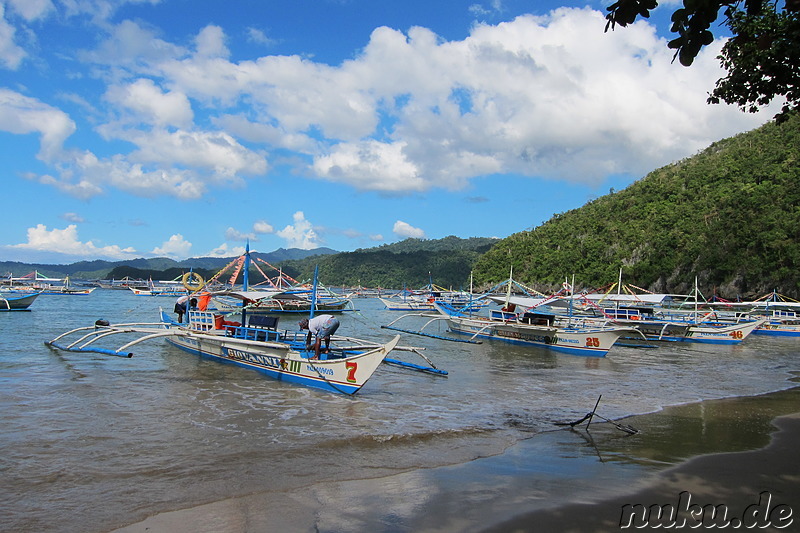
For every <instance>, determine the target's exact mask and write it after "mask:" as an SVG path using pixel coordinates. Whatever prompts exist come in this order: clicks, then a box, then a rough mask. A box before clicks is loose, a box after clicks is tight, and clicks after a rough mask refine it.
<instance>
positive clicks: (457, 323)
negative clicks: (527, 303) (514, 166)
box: [435, 303, 636, 357]
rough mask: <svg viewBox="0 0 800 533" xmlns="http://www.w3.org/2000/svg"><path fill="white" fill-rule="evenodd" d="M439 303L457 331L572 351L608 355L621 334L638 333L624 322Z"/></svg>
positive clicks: (594, 355) (578, 353)
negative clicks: (566, 319)
mask: <svg viewBox="0 0 800 533" xmlns="http://www.w3.org/2000/svg"><path fill="white" fill-rule="evenodd" d="M435 305H436V308H437V309H438V310H439V312H440V313H441V314H442V315H444V316H445V317H446V320H447V323H448V325H449V327H450V331H452V332H454V333H461V334H464V335H471V336H472V338H475V337H484V338H488V339H498V340H502V341H505V342H512V343H517V344H526V345H531V346H541V347H543V348H548V349H550V350H554V351H557V352H562V353H568V354H571V355H588V356H593V357H604V356H605V355H606V354H607V353H608V351H609V350H610V349H611V348H612V347H613V346H614V344H615V343H616V342H617V340H619V339H620V338H621V337H624V336H628V335H636V330H634V329H633V328H630V327H624V326H613V327H605V326H581V325H577V324H563V325H560V324H558V323H557V322H556V317H555V315H546V314H540V313H522V314H516V313H513V312H507V311H503V310H493V311H491V312H490V314H489V316H488V317H485V316H475V315H472V316H470V315H467V314H464V313H461V312H459V311H457V310H455V309H452V308H445V307H444V306H443V305H442V304H438V303H437V304H435Z"/></svg>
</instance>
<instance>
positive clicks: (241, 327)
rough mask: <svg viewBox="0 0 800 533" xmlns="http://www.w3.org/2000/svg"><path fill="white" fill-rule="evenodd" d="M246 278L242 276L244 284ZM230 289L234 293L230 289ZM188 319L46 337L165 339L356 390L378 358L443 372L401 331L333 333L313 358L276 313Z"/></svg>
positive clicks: (57, 341) (266, 370)
mask: <svg viewBox="0 0 800 533" xmlns="http://www.w3.org/2000/svg"><path fill="white" fill-rule="evenodd" d="M246 287H247V281H246V277H245V288H246ZM228 294H234V293H232V292H228ZM186 320H187V321H186V322H185V323H179V322H176V321H175V320H173V319H172V318H171V317H170V316H169V314H167V313H166V312H164V310H163V309H162V310H161V316H160V321H159V322H157V323H131V324H110V323H108V322H107V321H105V320H98V321H97V322H95V324H94V325H93V326H88V327H82V328H77V329H73V330H71V331H68V332H66V333H63V334H61V335H59V336H58V337H56V338H54V339H53V340H51V341H47V342H45V344H46V345H48V346H51V347H53V348H56V349H59V350H65V351H71V352H95V353H101V354H105V355H114V356H119V357H131V356H132V355H133V353H132V352H131V351H130V348H131V347H132V346H134V345H136V344H138V343H140V342H144V341H147V340H151V339H166V340H167V341H168V342H169V343H170V344H172V345H174V346H176V347H178V348H180V349H181V350H184V351H186V352H188V353H191V354H194V355H199V356H201V357H205V358H209V359H212V360H215V361H219V362H225V363H231V364H235V365H238V366H241V367H245V368H249V369H252V370H257V371H259V372H261V373H263V374H266V375H267V376H269V377H271V378H274V379H276V380H279V381H286V382H289V383H297V384H301V385H306V386H309V387H315V388H319V389H324V390H328V391H333V392H340V393H343V394H355V393H356V392H358V391H359V390H360V389H361V387H363V386H364V384H365V383H366V382H367V380H369V378H370V377H372V375H373V373H374V372H375V370H376V369H377V368H378V367H379V366H380V364H381V363H384V362H385V363H389V364H393V365H396V366H399V367H404V368H407V369H411V370H418V371H423V372H428V373H432V374H438V375H447V372H446V371H444V370H440V369H437V368H436V367H435V365H433V363H432V362H431V361H430V360H429V359H428V358H427V357H425V356H424V355H423V354H422V353H420V350H421V348H412V347H401V346H398V342H399V340H400V336H399V335H396V336H395V337H394V338H393V339H391V340H389V341H388V342H383V343H376V342H369V341H365V340H361V339H356V338H352V337H337V336H334V337H332V339H331V340H332V345H331V346H330V349H329V350H328V351H327V353H322V354H320V357H319V358H318V359H316V358H315V357H314V356H315V352H314V349H313V348H312V349H310V350H309V349H307V347H306V346H305V340H306V335H307V334H308V332H307V331H303V330H299V331H293V332H292V331H283V332H279V331H278V329H277V325H278V317H269V316H263V315H257V314H248V313H247V311H246V310H244V311H243V312H242V315H241V322H234V321H226V320H224V317H223V316H222V315H221V314H217V313H214V312H213V311H203V310H192V309H190V310H188V312H187V313H186ZM126 334H127V335H131V336H134V338H133V340H131V341H129V342H127V343H126V344H123V345H122V346H120V347H118V348H114V349H108V348H102V347H99V346H98V344H96V343H97V341H100V340H103V339H107V338H109V337H111V336H115V335H116V336H123V337H125V335H126ZM393 350H397V351H410V352H414V353H416V354H417V355H419V356H420V357H422V358H423V359H424V360H425V361H426V362H427V363H428V364H429V365H430V366H422V365H416V364H413V363H409V362H406V361H401V360H397V359H389V358H387V355H388V354H389V353H390V352H392V351H393Z"/></svg>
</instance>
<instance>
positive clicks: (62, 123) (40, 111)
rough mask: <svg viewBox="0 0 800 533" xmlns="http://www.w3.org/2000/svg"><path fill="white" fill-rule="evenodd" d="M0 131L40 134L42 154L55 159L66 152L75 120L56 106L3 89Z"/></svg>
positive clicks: (48, 158) (0, 93) (0, 95)
mask: <svg viewBox="0 0 800 533" xmlns="http://www.w3.org/2000/svg"><path fill="white" fill-rule="evenodd" d="M0 130H2V131H8V132H10V133H15V134H20V135H24V134H27V133H39V134H40V136H41V141H40V143H41V149H40V150H39V157H40V158H42V159H43V160H45V161H48V162H54V161H56V160H57V159H58V158H59V157H60V156H61V155H62V146H63V144H64V141H65V140H66V138H67V137H69V136H70V135H72V133H73V132H74V131H75V123H74V122H73V121H72V120H71V119H70V118H69V115H67V114H66V113H64V112H63V111H61V110H59V109H56V108H55V107H51V106H49V105H47V104H45V103H43V102H40V101H39V100H37V99H35V98H30V97H28V96H25V95H22V94H20V93H18V92H15V91H11V90H8V89H3V88H0Z"/></svg>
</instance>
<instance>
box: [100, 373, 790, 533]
mask: <svg viewBox="0 0 800 533" xmlns="http://www.w3.org/2000/svg"><path fill="white" fill-rule="evenodd" d="M799 400H800V388H796V389H790V390H787V391H780V392H777V393H772V394H767V395H763V396H756V397H751V398H729V399H723V400H713V401H707V402H699V403H696V404H690V405H685V406H678V407H670V408H667V409H665V410H663V411H659V412H658V413H652V414H648V415H640V416H634V417H630V418H628V419H625V420H624V421H622V423H624V424H627V425H630V426H632V427H634V428H636V429H638V430H640V433H639V434H636V435H628V434H627V433H624V432H621V431H619V430H618V429H616V428H615V427H614V426H613V425H612V424H609V423H597V422H595V423H593V424H592V426H591V428H590V429H589V430H588V431H587V430H586V428H585V425H581V426H579V427H577V428H576V429H572V430H569V429H567V430H561V431H553V432H548V433H545V434H540V435H536V436H535V437H534V438H532V439H528V440H525V441H522V442H520V443H518V444H516V445H514V446H512V447H511V448H509V449H508V450H506V452H505V453H503V454H501V455H498V456H493V457H485V458H479V459H476V460H474V461H470V462H468V463H464V464H460V465H452V466H443V467H439V468H431V469H420V470H415V471H412V472H403V473H398V474H395V475H392V476H388V477H378V478H375V479H354V480H350V481H337V482H328V483H322V484H315V485H312V486H308V487H304V488H302V489H299V490H294V491H291V492H261V493H258V494H252V495H248V496H243V497H236V498H230V499H227V500H224V501H218V502H213V503H209V504H206V505H201V506H198V507H194V508H191V509H184V510H177V511H173V512H167V513H161V514H158V515H156V516H153V517H150V518H148V519H147V520H144V521H142V522H139V523H137V524H133V525H130V526H127V527H124V528H121V529H118V530H116V531H117V532H120V533H134V532H136V533H139V532H145V531H147V532H161V531H169V532H176V533H182V532H186V533H190V532H191V533H202V532H216V533H255V532H267V531H286V532H293V531H329V532H334V531H342V532H351V531H359V532H360V531H364V532H366V531H369V532H376V531H414V532H418V531H436V532H451V531H452V532H462V531H487V532H503V533H505V532H528V531H531V532H533V531H544V532H548V531H560V532H600V531H618V530H620V529H621V522H622V524H623V525H626V520H627V525H629V528H628V529H637V526H638V527H643V526H647V528H648V529H649V528H650V527H654V526H658V525H660V526H661V527H663V528H666V529H670V527H668V526H670V525H672V526H673V527H672V529H675V526H676V525H677V526H681V525H682V526H683V527H684V528H686V529H691V528H692V526H695V527H696V528H698V529H706V528H708V527H710V525H711V522H712V521H713V522H714V525H715V526H716V527H715V528H714V529H722V528H721V527H720V526H724V525H726V524H727V525H728V527H730V528H733V527H734V526H736V524H737V521H742V520H743V522H740V523H739V526H740V527H739V529H749V528H750V526H751V525H753V526H755V527H752V529H756V530H767V531H770V530H774V531H800V516H794V515H793V514H791V515H790V514H789V513H794V512H800V456H799V455H798V449H800V448H798V446H799V445H800V412H797V410H798V407H800V401H799ZM598 413H602V404H601V407H600V409H599V411H598ZM359 474H363V473H359ZM670 504H671V505H672V506H673V507H675V508H682V507H683V508H686V509H687V510H695V512H696V514H695V515H694V517H693V516H691V515H688V514H686V513H683V514H677V515H675V516H674V520H675V522H676V523H675V524H671V523H670V520H672V518H670V516H669V515H664V516H662V518H661V520H662V522H661V523H660V524H658V523H657V522H658V520H656V519H655V518H654V517H653V516H651V515H646V514H645V511H644V510H645V508H647V509H648V510H649V508H650V507H651V506H655V505H657V506H659V508H663V509H664V510H665V511H669V507H664V506H667V505H670ZM626 505H629V506H637V505H638V507H627V508H626V507H624V506H626ZM705 506H714V507H715V508H716V509H715V510H716V512H717V514H716V515H715V516H712V515H711V513H710V509H709V508H708V507H705ZM720 506H725V509H724V510H725V512H726V514H725V515H724V516H723V515H722V514H721V511H722V510H723V509H722V507H720ZM704 508H705V509H706V510H705V511H704V510H703V509H704ZM648 512H649V511H648ZM637 513H638V514H637ZM684 519H686V522H682V521H683V520H684ZM695 520H696V521H695ZM702 520H705V522H703V521H702ZM767 523H771V525H772V527H770V528H766V529H763V526H765V525H767ZM781 526H783V527H781ZM623 529H624V528H623Z"/></svg>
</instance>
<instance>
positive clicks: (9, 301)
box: [0, 292, 39, 311]
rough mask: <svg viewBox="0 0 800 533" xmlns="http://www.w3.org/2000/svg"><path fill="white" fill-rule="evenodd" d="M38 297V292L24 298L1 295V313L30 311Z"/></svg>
mask: <svg viewBox="0 0 800 533" xmlns="http://www.w3.org/2000/svg"><path fill="white" fill-rule="evenodd" d="M38 296H39V293H38V292H34V293H31V294H25V295H24V296H18V295H14V296H7V295H0V311H30V309H28V308H29V307H30V305H31V304H32V303H33V302H34V300H36V298H37V297H38Z"/></svg>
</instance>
